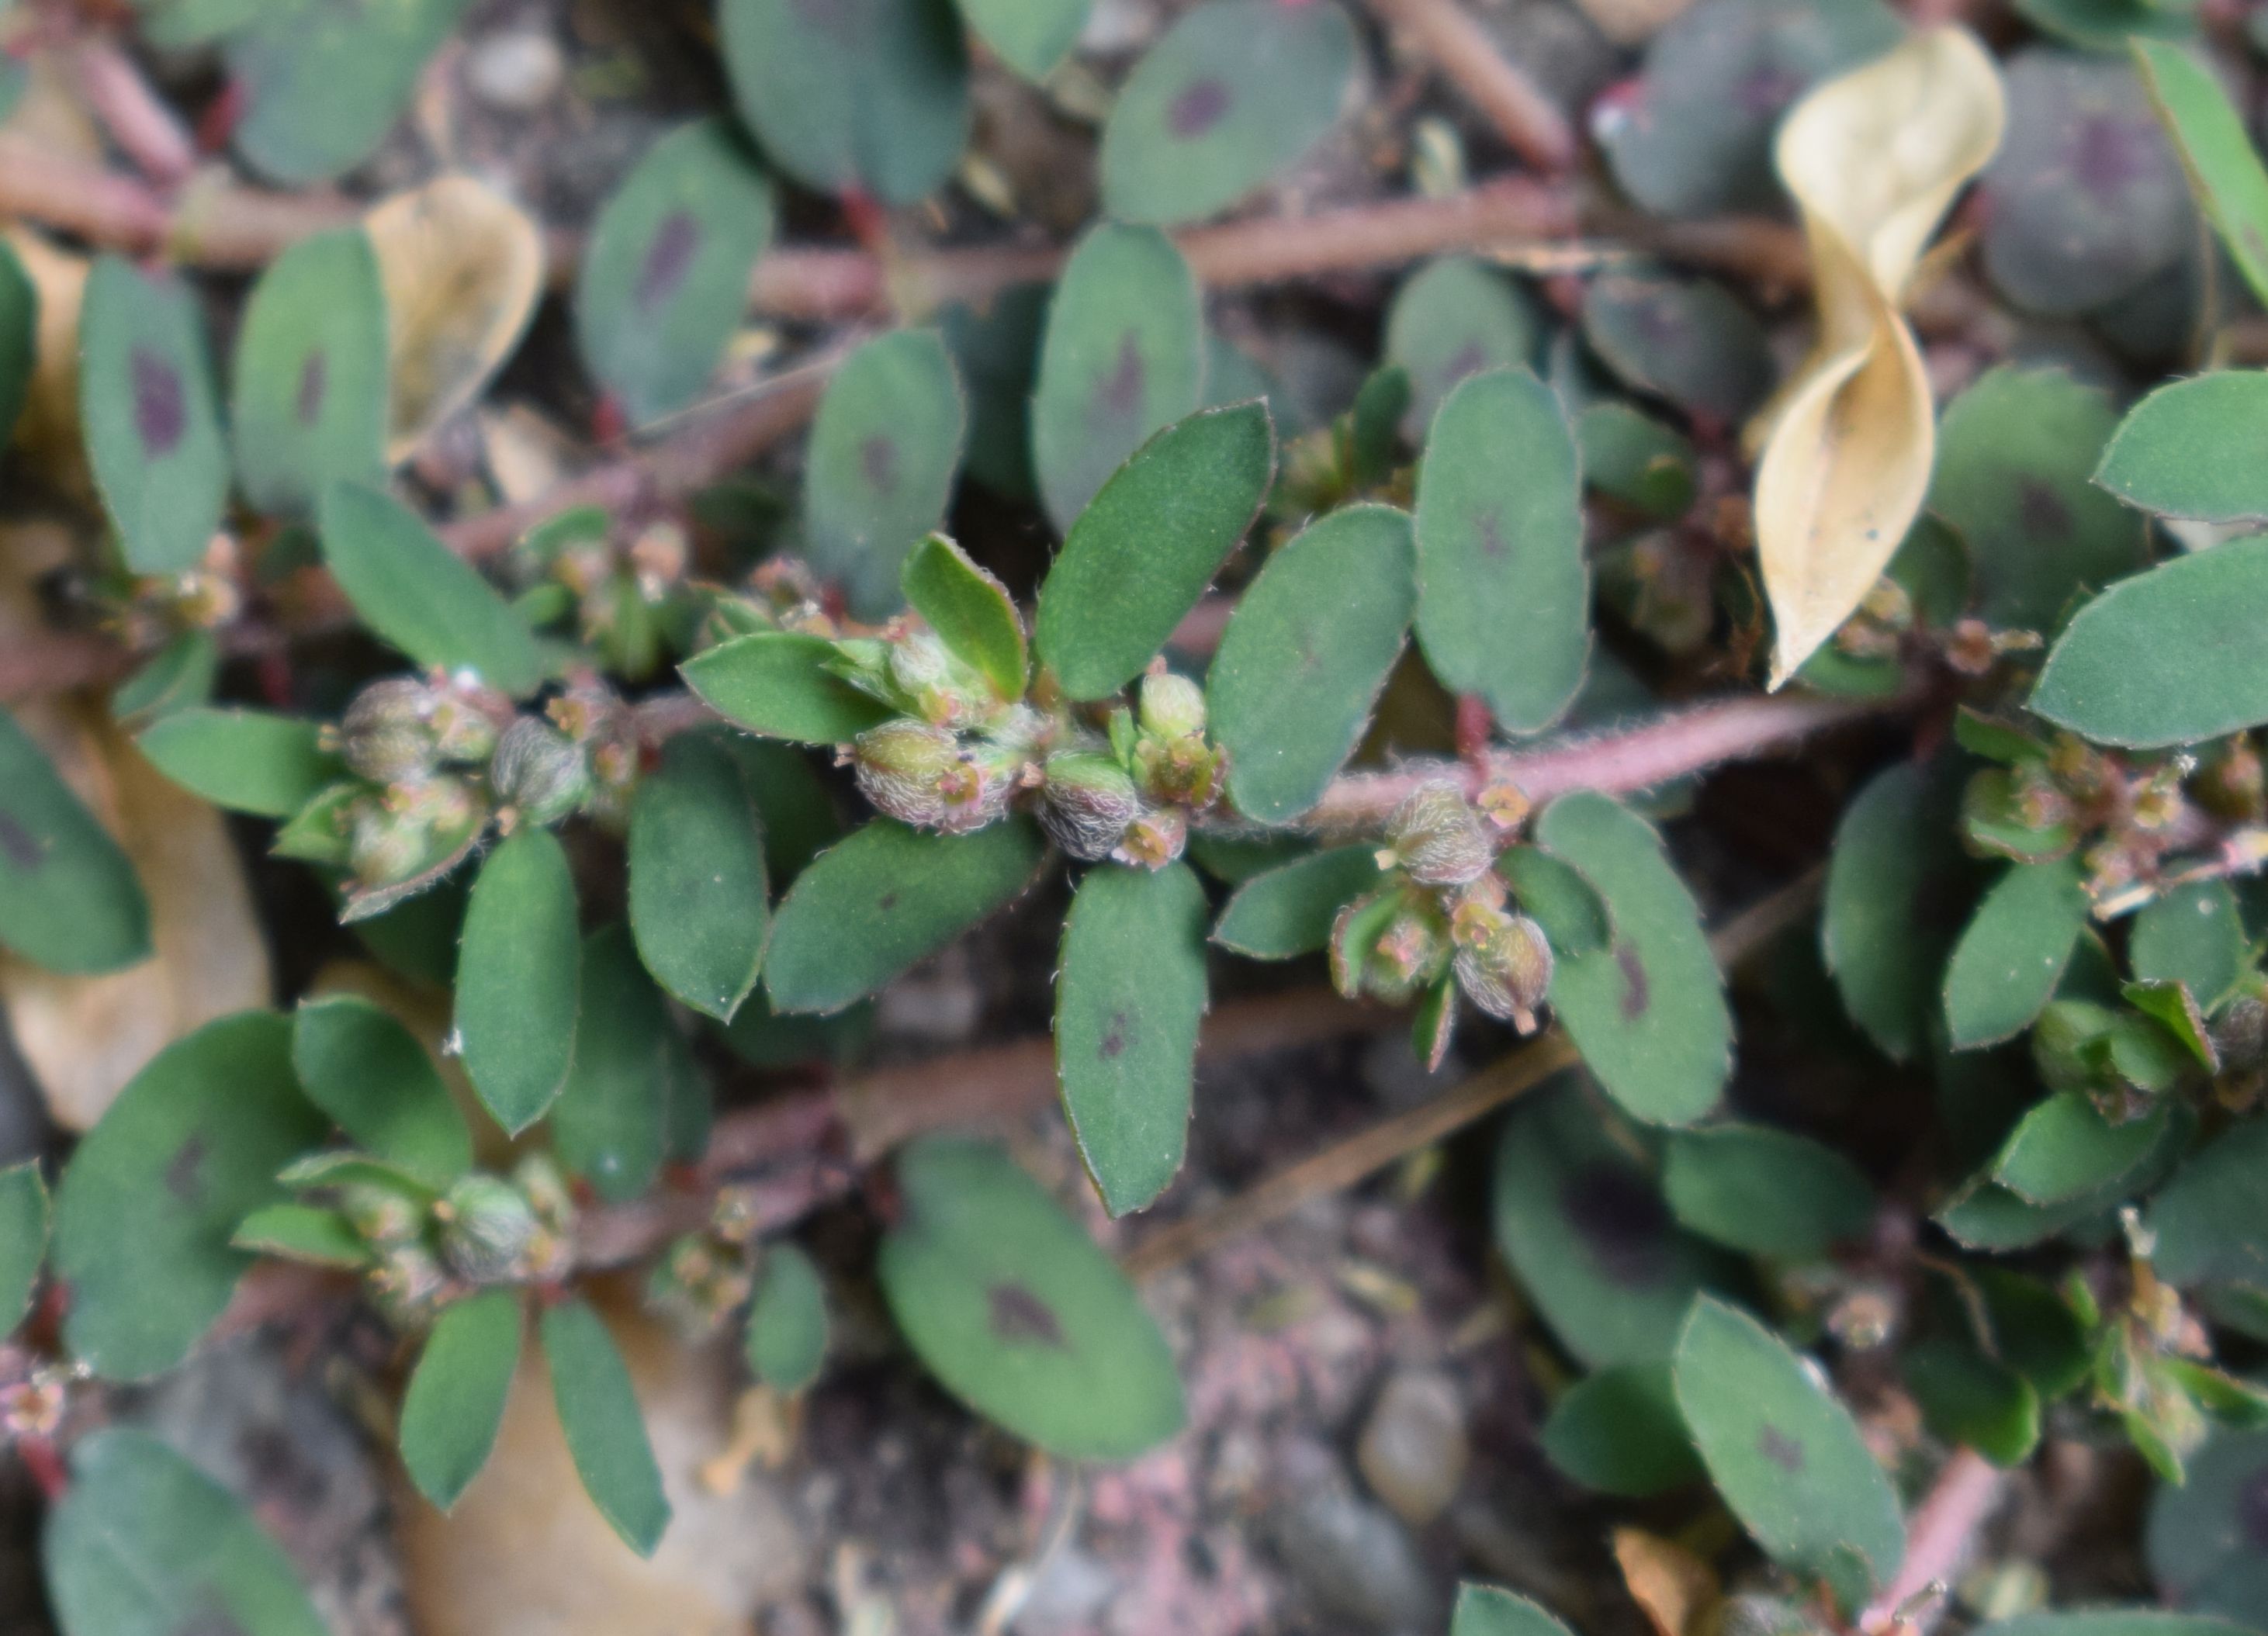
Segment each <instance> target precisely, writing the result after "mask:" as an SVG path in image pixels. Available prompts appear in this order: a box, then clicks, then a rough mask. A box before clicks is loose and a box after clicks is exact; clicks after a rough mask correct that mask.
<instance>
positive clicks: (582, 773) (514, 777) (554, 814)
mask: <svg viewBox="0 0 2268 1636" xmlns="http://www.w3.org/2000/svg"><path fill="white" fill-rule="evenodd" d="M489 785H490V789H493V790H494V791H495V792H496V798H497V803H498V805H499V806H503V807H510V808H512V809H513V810H515V811H516V812H517V813H518V815H519V818H521V819H522V820H524V821H526V822H527V823H530V824H535V825H547V824H556V823H557V822H558V821H559V820H560V819H561V818H565V817H566V816H567V815H568V814H569V813H571V812H572V811H575V809H576V808H578V807H579V806H581V805H582V804H583V801H584V798H585V796H588V795H589V794H590V793H591V769H590V767H589V765H588V764H587V763H586V762H585V759H584V757H583V750H582V746H581V745H578V744H576V743H575V742H574V741H572V740H571V739H570V738H569V737H567V736H566V735H565V734H563V733H562V732H561V731H560V730H558V729H557V728H556V727H554V726H552V725H551V724H550V723H549V722H545V721H541V720H540V719H538V718H537V717H535V716H532V715H523V716H521V717H520V718H519V720H518V721H516V722H514V723H512V725H511V726H510V727H507V728H505V729H504V737H501V738H499V739H497V747H496V755H495V757H494V759H491V760H490V762H489Z"/></svg>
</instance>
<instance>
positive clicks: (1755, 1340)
mask: <svg viewBox="0 0 2268 1636" xmlns="http://www.w3.org/2000/svg"><path fill="white" fill-rule="evenodd" d="M1672 1368H1673V1373H1674V1378H1675V1383H1676V1388H1677V1405H1678V1408H1679V1409H1680V1410H1681V1411H1682V1412H1683V1414H1684V1416H1685V1424H1686V1425H1687V1427H1690V1429H1691V1431H1692V1434H1693V1441H1694V1443H1695V1445H1696V1446H1697V1448H1698V1449H1700V1451H1701V1460H1702V1464H1705V1465H1706V1466H1707V1467H1708V1468H1709V1478H1710V1480H1711V1481H1712V1482H1713V1483H1714V1484H1716V1486H1717V1491H1718V1493H1721V1494H1722V1495H1724V1497H1725V1502H1726V1504H1727V1505H1728V1506H1730V1507H1731V1508H1732V1509H1733V1515H1735V1516H1737V1517H1739V1518H1740V1520H1741V1522H1742V1526H1743V1527H1745V1528H1746V1529H1747V1530H1749V1533H1750V1534H1752V1535H1754V1536H1755V1537H1756V1543H1757V1544H1760V1545H1762V1546H1763V1547H1764V1551H1765V1552H1766V1553H1767V1554H1769V1555H1770V1556H1771V1557H1772V1558H1773V1559H1775V1560H1776V1561H1778V1562H1779V1563H1781V1564H1782V1565H1783V1566H1786V1567H1787V1568H1789V1569H1790V1570H1792V1571H1793V1572H1795V1573H1798V1574H1807V1575H1815V1576H1817V1577H1819V1578H1823V1579H1825V1580H1827V1581H1829V1583H1830V1586H1831V1588H1833V1590H1834V1592H1835V1594H1836V1596H1837V1599H1838V1600H1839V1601H1841V1602H1842V1603H1844V1604H1845V1606H1846V1607H1855V1606H1856V1605H1857V1604H1858V1603H1860V1602H1863V1601H1864V1600H1866V1598H1867V1596H1868V1595H1869V1594H1870V1593H1871V1592H1872V1591H1873V1590H1874V1588H1878V1587H1880V1586H1881V1585H1885V1584H1887V1583H1889V1579H1890V1576H1891V1574H1895V1573H1896V1571H1897V1566H1898V1563H1899V1561H1900V1559H1903V1558H1904V1555H1905V1524H1904V1521H1903V1520H1902V1519H1901V1518H1900V1517H1899V1515H1898V1497H1897V1494H1896V1492H1895V1491H1894V1490H1893V1489H1892V1488H1891V1487H1890V1480H1889V1477H1888V1476H1886V1475H1885V1474H1884V1472H1883V1471H1882V1468H1881V1466H1880V1465H1878V1464H1875V1462H1874V1455H1873V1454H1872V1453H1871V1452H1869V1451H1868V1449H1867V1443H1866V1440H1865V1439H1864V1438H1863V1437H1861V1436H1860V1435H1859V1427H1858V1425H1857V1423H1856V1422H1854V1421H1853V1420H1852V1418H1851V1413H1850V1411H1849V1410H1847V1409H1845V1407H1844V1406H1843V1405H1841V1404H1840V1403H1838V1402H1837V1401H1836V1399H1835V1398H1834V1397H1833V1396H1832V1395H1831V1394H1830V1393H1829V1392H1828V1390H1826V1388H1825V1387H1823V1385H1821V1384H1820V1383H1819V1381H1818V1380H1817V1379H1816V1378H1815V1376H1814V1375H1813V1374H1812V1372H1811V1371H1809V1370H1808V1369H1806V1368H1804V1365H1803V1361H1802V1360H1801V1359H1800V1358H1798V1357H1797V1356H1796V1355H1795V1354H1794V1353H1793V1352H1791V1351H1789V1350H1788V1349H1787V1347H1786V1346H1785V1345H1784V1344H1782V1343H1781V1341H1780V1340H1779V1339H1778V1337H1777V1336H1775V1335H1773V1334H1772V1332H1771V1331H1770V1330H1767V1329H1766V1328H1764V1325H1763V1324H1759V1323H1757V1322H1756V1320H1755V1319H1754V1318H1752V1317H1749V1316H1748V1315H1747V1314H1746V1313H1744V1312H1742V1311H1740V1310H1737V1309H1735V1308H1733V1307H1729V1306H1727V1305H1726V1304H1725V1303H1724V1302H1721V1301H1715V1300H1712V1299H1710V1298H1709V1297H1707V1296H1703V1297H1702V1298H1701V1299H1699V1300H1697V1301H1696V1302H1694V1303H1693V1311H1692V1314H1691V1316H1690V1317H1688V1318H1687V1319H1686V1321H1685V1327H1684V1329H1683V1331H1682V1332H1680V1334H1679V1335H1678V1338H1677V1355H1676V1359H1675V1362H1674V1364H1673V1366H1672Z"/></svg>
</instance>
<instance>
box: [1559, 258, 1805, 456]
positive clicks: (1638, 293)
mask: <svg viewBox="0 0 2268 1636" xmlns="http://www.w3.org/2000/svg"><path fill="white" fill-rule="evenodd" d="M1583 339H1584V340H1585V341H1588V342H1589V343H1590V346H1591V350H1592V351H1594V352H1595V353H1597V354H1598V355H1599V356H1600V358H1601V359H1602V360H1603V361H1604V362H1605V363H1606V365H1607V367H1608V368H1609V369H1611V370H1614V372H1615V373H1616V374H1617V375H1619V376H1621V377H1622V378H1623V379H1624V380H1625V381H1627V382H1628V383H1629V384H1630V385H1631V386H1633V387H1635V388H1636V389H1637V390H1638V391H1639V392H1646V393H1649V394H1651V395H1652V396H1653V397H1657V398H1660V399H1662V400H1665V401H1666V402H1668V403H1670V404H1672V405H1674V406H1675V407H1678V408H1680V409H1683V410H1684V411H1685V412H1686V413H1687V414H1688V415H1694V416H1696V417H1697V418H1699V419H1702V420H1705V421H1709V422H1714V423H1715V424H1717V425H1719V426H1728V425H1731V424H1732V423H1734V422H1737V421H1739V420H1740V419H1742V417H1743V416H1745V415H1747V414H1748V413H1749V411H1750V410H1752V409H1754V408H1755V407H1756V405H1757V404H1758V403H1760V402H1761V401H1763V400H1764V394H1765V393H1766V392H1770V391H1771V385H1772V361H1771V350H1770V349H1769V348H1767V347H1766V345H1765V342H1764V326H1762V325H1761V324H1759V323H1757V322H1756V315H1755V314H1754V313H1752V312H1749V309H1748V308H1747V307H1746V306H1744V305H1742V303H1741V300H1740V298H1739V297H1736V296H1735V295H1734V294H1733V292H1732V291H1731V290H1727V289H1726V288H1725V287H1724V286H1723V285H1722V284H1719V283H1717V282H1713V281H1712V280H1709V279H1681V278H1669V277H1665V276H1663V275H1660V274H1650V273H1606V274H1602V275H1600V276H1599V277H1597V278H1594V279H1593V280H1592V281H1591V282H1590V283H1589V284H1588V285H1587V286H1586V287H1585V289H1584V290H1583Z"/></svg>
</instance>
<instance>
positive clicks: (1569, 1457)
mask: <svg viewBox="0 0 2268 1636" xmlns="http://www.w3.org/2000/svg"><path fill="white" fill-rule="evenodd" d="M1542 1442H1543V1452H1544V1453H1545V1454H1546V1455H1547V1456H1550V1461H1551V1464H1554V1465H1556V1466H1557V1467H1558V1468H1559V1469H1560V1470H1561V1471H1565V1473H1566V1474H1567V1475H1568V1476H1570V1477H1572V1478H1574V1479H1575V1480H1576V1481H1577V1482H1579V1483H1580V1484H1582V1485H1583V1486H1585V1487H1587V1488H1595V1489H1597V1490H1598V1491H1599V1492H1600V1493H1608V1494H1618V1495H1623V1496H1626V1497H1628V1498H1630V1499H1633V1500H1643V1499H1645V1498H1646V1497H1647V1496H1648V1495H1651V1494H1659V1493H1666V1492H1667V1491H1668V1490H1669V1489H1672V1488H1682V1487H1683V1486H1685V1485H1686V1484H1688V1483H1693V1482H1698V1481H1699V1480H1700V1479H1701V1478H1702V1477H1703V1476H1705V1471H1704V1470H1703V1468H1702V1465H1701V1456H1699V1455H1697V1454H1696V1453H1694V1451H1693V1442H1692V1439H1691V1438H1690V1437H1689V1436H1688V1435H1687V1434H1686V1431H1685V1421H1684V1419H1683V1416H1681V1415H1680V1414H1679V1413H1678V1412H1677V1395H1676V1392H1675V1389H1674V1388H1672V1386H1671V1385H1670V1382H1669V1366H1668V1364H1666V1363H1639V1364H1626V1365H1624V1366H1622V1367H1620V1368H1610V1369H1601V1370H1599V1371H1597V1372H1596V1373H1595V1374H1592V1375H1587V1376H1584V1378H1583V1379H1581V1380H1580V1381H1578V1382H1576V1383H1575V1384H1574V1385H1573V1386H1572V1387H1570V1388H1569V1389H1568V1390H1567V1392H1566V1394H1565V1396H1564V1397H1562V1398H1560V1399H1559V1401H1558V1402H1557V1403H1555V1404H1553V1405H1551V1418H1550V1419H1549V1420H1546V1421H1544V1423H1543V1435H1542Z"/></svg>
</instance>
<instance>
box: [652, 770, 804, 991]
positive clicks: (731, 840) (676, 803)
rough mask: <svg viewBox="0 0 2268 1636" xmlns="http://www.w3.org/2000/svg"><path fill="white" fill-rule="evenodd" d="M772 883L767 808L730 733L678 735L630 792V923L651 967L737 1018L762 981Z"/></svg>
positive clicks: (663, 980) (665, 982) (668, 982)
mask: <svg viewBox="0 0 2268 1636" xmlns="http://www.w3.org/2000/svg"><path fill="white" fill-rule="evenodd" d="M769 893H770V885H769V883H768V880H767V877H766V873H765V868H764V819H763V813H762V811H761V810H760V809H759V808H758V807H757V805H756V802H755V796H754V795H753V793H752V792H751V791H750V789H749V786H748V780H747V776H746V775H745V774H744V773H743V771H742V769H741V767H740V760H739V759H738V758H737V757H735V756H734V754H733V751H732V749H731V747H730V745H728V744H727V743H726V742H725V734H724V733H722V732H705V731H704V732H693V733H680V734H678V735H677V736H676V737H674V738H672V739H671V740H670V741H669V743H668V744H667V745H665V746H664V747H663V750H662V752H661V763H660V765H659V767H656V768H655V769H654V770H653V771H652V772H651V773H649V774H646V775H645V776H644V778H642V779H640V780H639V781H638V786H637V793H636V794H635V795H634V796H632V797H631V798H630V930H631V932H632V933H633V934H634V935H636V937H637V951H638V955H639V957H640V958H642V959H643V960H644V962H645V966H646V970H648V971H649V972H652V973H653V974H654V977H655V979H656V980H658V981H659V983H660V984H661V986H662V987H665V988H666V989H668V990H669V992H670V993H671V994H675V995H676V996H677V997H678V998H679V999H680V1000H682V1001H684V1002H685V1003H686V1004H687V1005H689V1006H691V1007H692V1008H693V1009H695V1010H696V1011H700V1012H703V1013H704V1014H706V1015H708V1016H713V1017H715V1018H717V1019H718V1021H719V1022H727V1023H728V1022H730V1021H732V1018H733V1012H735V1011H737V1010H738V1009H740V1002H741V1001H743V1000H746V999H747V997H748V993H749V991H750V990H751V989H753V988H755V986H756V967H757V965H758V963H759V962H760V961H761V960H762V958H763V953H764V935H765V933H766V930H767V928H768V927H769V923H770V910H769V908H768V906H767V905H768V902H769Z"/></svg>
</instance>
